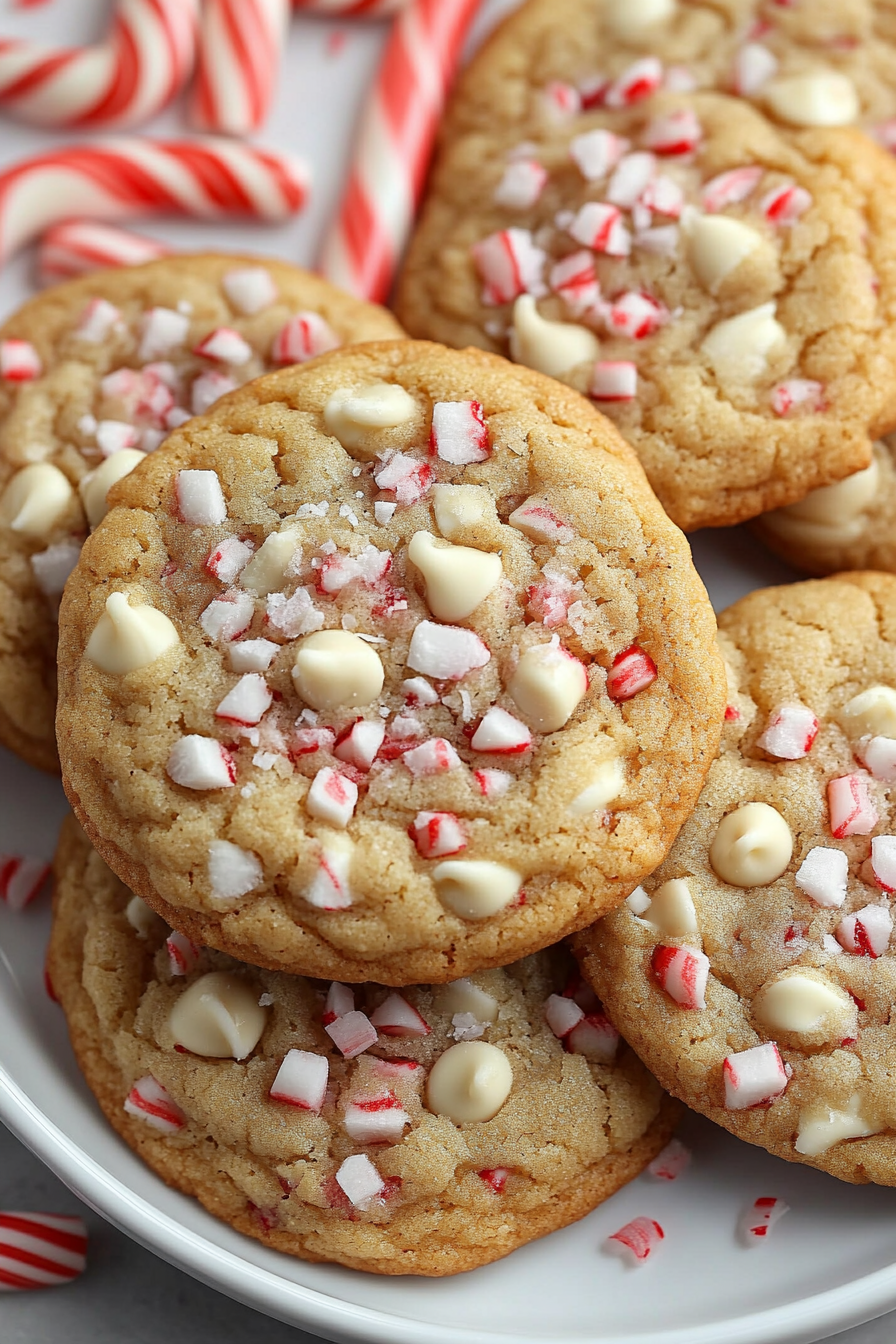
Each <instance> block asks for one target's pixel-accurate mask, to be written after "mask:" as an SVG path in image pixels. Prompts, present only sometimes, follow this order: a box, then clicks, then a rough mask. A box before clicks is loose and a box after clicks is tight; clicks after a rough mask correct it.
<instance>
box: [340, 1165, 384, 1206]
mask: <svg viewBox="0 0 896 1344" xmlns="http://www.w3.org/2000/svg"><path fill="white" fill-rule="evenodd" d="M336 1184H337V1185H338V1186H339V1188H340V1190H342V1191H343V1192H344V1193H345V1194H346V1195H347V1196H348V1198H349V1200H350V1201H351V1203H352V1204H353V1205H354V1206H355V1208H356V1209H366V1208H367V1206H368V1205H369V1203H370V1201H371V1200H372V1199H374V1198H375V1197H376V1196H377V1195H381V1194H382V1193H383V1191H384V1190H385V1188H386V1183H385V1181H384V1180H383V1178H382V1176H381V1175H380V1174H379V1172H378V1171H377V1169H376V1167H375V1166H374V1165H373V1163H372V1162H371V1160H370V1158H369V1157H367V1156H366V1154H364V1153H355V1154H354V1155H353V1156H352V1157H347V1158H346V1159H345V1161H344V1162H343V1164H342V1166H341V1167H340V1168H339V1170H338V1171H337V1173H336Z"/></svg>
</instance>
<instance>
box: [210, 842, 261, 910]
mask: <svg viewBox="0 0 896 1344" xmlns="http://www.w3.org/2000/svg"><path fill="white" fill-rule="evenodd" d="M208 878H209V884H210V886H211V897H212V900H213V901H233V900H238V899H239V897H240V896H246V895H248V893H249V892H250V891H255V889H256V887H260V886H261V884H262V881H263V879H264V870H263V868H262V866H261V861H260V859H259V858H258V856H257V855H256V854H253V853H252V852H251V850H248V849H241V848H240V847H239V845H234V844H232V843H231V842H230V841H229V840H213V841H212V842H211V844H210V845H209V847H208Z"/></svg>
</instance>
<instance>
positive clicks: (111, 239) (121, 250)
mask: <svg viewBox="0 0 896 1344" xmlns="http://www.w3.org/2000/svg"><path fill="white" fill-rule="evenodd" d="M169 252H171V248H170V247H167V246H166V245H165V243H160V242H159V241H158V240H157V239H155V238H144V236H143V235H142V234H140V233H131V232H130V230H128V229H119V228H116V227H115V225H114V224H95V223H94V222H93V220H90V219H72V220H67V221H65V222H64V223H62V224H56V225H54V226H53V228H52V229H47V232H46V233H45V234H44V236H43V238H41V240H40V247H39V248H38V253H37V278H38V282H39V283H40V284H42V285H57V284H59V282H60V281H62V280H74V279H76V278H77V277H78V276H79V275H87V274H89V272H90V271H96V270H100V269H101V268H103V267H106V266H139V265H140V264H141V263H142V262H144V261H155V260H156V258H157V257H165V256H167V255H168V254H169Z"/></svg>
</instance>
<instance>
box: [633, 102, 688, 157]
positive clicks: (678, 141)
mask: <svg viewBox="0 0 896 1344" xmlns="http://www.w3.org/2000/svg"><path fill="white" fill-rule="evenodd" d="M702 139H703V127H702V126H701V125H700V120H699V118H698V116H697V114H696V112H695V111H694V110H693V108H690V107H683V108H681V109H679V110H678V111H677V112H670V113H667V114H666V115H664V116H660V117H654V119H653V120H652V121H651V122H650V124H649V125H648V127H647V129H646V131H645V132H644V136H643V139H642V143H643V144H644V146H645V148H647V149H650V150H653V152H654V154H664V155H668V156H670V157H672V156H678V155H682V154H693V152H694V151H695V149H696V148H697V146H698V145H699V144H700V141H701V140H702Z"/></svg>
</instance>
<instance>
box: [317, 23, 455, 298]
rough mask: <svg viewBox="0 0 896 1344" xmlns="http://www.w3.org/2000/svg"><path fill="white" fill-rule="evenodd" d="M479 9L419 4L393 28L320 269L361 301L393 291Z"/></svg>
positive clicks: (381, 296) (368, 103) (361, 126)
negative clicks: (449, 93) (467, 37)
mask: <svg viewBox="0 0 896 1344" xmlns="http://www.w3.org/2000/svg"><path fill="white" fill-rule="evenodd" d="M477 8H478V0H414V3H413V4H412V5H409V6H408V7H407V8H406V9H404V10H403V11H402V12H401V13H400V15H399V17H398V18H397V19H396V21H395V23H394V24H393V26H392V31H391V33H390V35H389V39H388V41H387V44H386V48H385V51H384V53H383V59H382V63H381V65H380V68H379V71H378V72H377V76H376V79H375V81H374V85H373V88H372V89H371V91H370V94H369V96H368V99H367V103H366V105H365V106H364V108H363V109H362V112H361V117H360V121H359V126H360V128H361V129H360V135H359V137H358V141H357V143H356V145H355V152H354V156H353V159H352V166H351V169H350V171H349V176H348V182H347V184H346V188H345V191H344V193H343V197H342V202H341V205H340V208H339V213H338V216H337V219H336V221H335V223H334V226H333V227H332V228H331V229H330V230H328V232H327V242H326V245H325V248H324V252H323V256H322V258H321V264H320V267H319V269H320V271H321V274H322V275H324V276H325V277H326V279H328V280H332V281H333V282H334V283H335V284H337V285H340V286H341V287H342V288H343V289H347V290H349V291H350V293H352V294H356V295H358V296H359V297H360V298H368V299H374V300H382V299H384V298H385V297H386V295H387V294H388V292H389V288H390V286H391V283H392V276H393V273H394V271H395V267H396V265H397V262H398V259H399V257H400V256H401V254H402V252H403V250H404V245H405V242H406V240H407V237H408V233H409V231H410V228H411V224H412V222H413V219H414V215H415V213H416V209H417V205H418V204H419V201H420V197H421V194H422V191H423V184H424V181H425V178H426V172H427V169H428V167H429V158H430V152H431V150H432V145H433V141H434V138H435V133H436V128H437V126H438V123H439V119H440V117H441V114H442V109H443V107H444V103H445V97H446V94H447V91H448V88H449V86H450V84H451V80H452V77H453V75H454V70H455V66H456V64H457V59H458V57H459V55H460V50H461V46H462V44H463V41H464V37H465V35H466V31H467V28H468V26H469V24H470V21H471V20H472V18H473V15H474V14H475V12H476V10H477Z"/></svg>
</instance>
